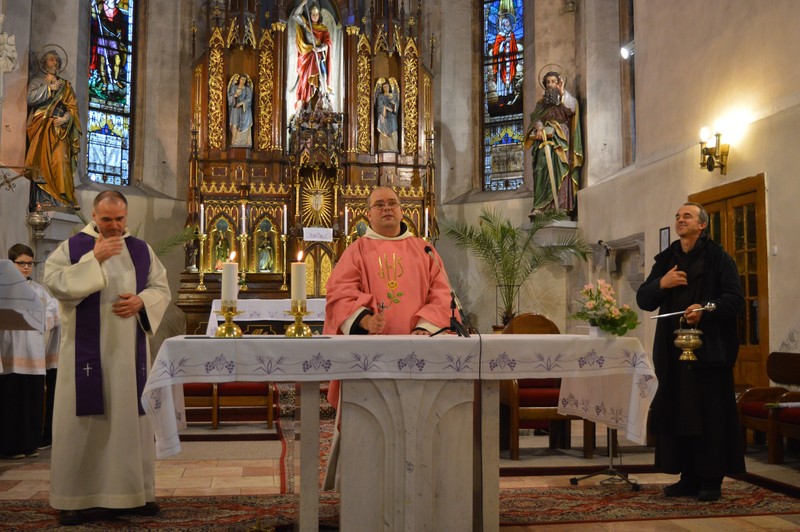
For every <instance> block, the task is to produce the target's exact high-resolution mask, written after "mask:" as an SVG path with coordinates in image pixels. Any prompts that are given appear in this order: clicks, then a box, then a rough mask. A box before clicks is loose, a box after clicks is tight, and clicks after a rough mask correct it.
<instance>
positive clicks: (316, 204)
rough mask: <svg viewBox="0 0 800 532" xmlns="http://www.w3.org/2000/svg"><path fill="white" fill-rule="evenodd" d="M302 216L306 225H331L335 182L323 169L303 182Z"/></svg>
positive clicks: (301, 193)
mask: <svg viewBox="0 0 800 532" xmlns="http://www.w3.org/2000/svg"><path fill="white" fill-rule="evenodd" d="M300 198H301V205H302V208H301V213H300V215H301V218H302V222H303V225H304V226H305V227H330V226H331V217H332V214H333V213H332V210H333V184H332V181H331V179H329V178H327V177H325V175H324V174H323V173H322V170H320V169H315V170H314V173H313V174H312V175H311V176H310V177H308V178H306V180H305V181H304V182H303V189H302V191H301V192H300Z"/></svg>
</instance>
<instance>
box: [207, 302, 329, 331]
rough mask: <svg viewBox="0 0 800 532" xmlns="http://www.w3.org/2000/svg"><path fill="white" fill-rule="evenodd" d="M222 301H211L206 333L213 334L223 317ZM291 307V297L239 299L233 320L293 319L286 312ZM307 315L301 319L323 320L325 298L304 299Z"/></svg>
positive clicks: (309, 320) (308, 320) (309, 321)
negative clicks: (221, 310) (237, 312)
mask: <svg viewBox="0 0 800 532" xmlns="http://www.w3.org/2000/svg"><path fill="white" fill-rule="evenodd" d="M221 305H222V301H221V300H220V299H215V300H214V301H212V302H211V312H210V313H209V314H208V327H206V334H207V335H209V336H214V333H216V332H217V327H218V326H219V322H221V321H224V320H225V318H224V317H223V316H221V315H220V314H219V311H220V307H221ZM291 308H292V300H291V299H239V300H237V302H236V310H238V311H239V312H241V314H239V315H238V316H236V318H234V321H294V316H292V315H291V314H287V312H288V311H289V310H291ZM306 310H307V311H308V312H309V314H308V316H306V317H305V318H303V321H305V322H308V323H311V322H315V321H319V322H322V321H325V298H313V299H307V300H306Z"/></svg>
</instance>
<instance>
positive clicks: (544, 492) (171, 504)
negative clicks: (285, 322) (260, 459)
mask: <svg viewBox="0 0 800 532" xmlns="http://www.w3.org/2000/svg"><path fill="white" fill-rule="evenodd" d="M661 488H662V486H660V485H655V484H645V485H643V486H642V489H641V491H638V492H634V491H632V490H631V489H630V488H627V487H625V486H621V485H620V486H614V485H600V486H569V487H563V488H552V487H551V488H527V489H507V490H505V489H504V490H501V491H500V524H501V525H541V524H548V523H549V524H568V523H581V522H582V523H586V522H609V521H640V520H652V519H682V518H698V517H734V516H738V517H741V516H748V515H750V516H752V515H779V514H800V504H799V503H798V499H795V498H793V497H789V496H787V495H783V494H780V493H776V492H772V491H769V490H766V489H764V488H760V487H758V486H755V485H753V484H749V483H747V482H742V481H739V480H734V481H729V482H725V484H724V485H723V492H722V493H723V497H722V499H721V500H719V501H718V502H715V503H700V502H697V501H695V500H694V499H688V498H675V499H666V498H665V497H664V496H663V495H662V494H661ZM159 504H160V505H161V513H160V514H159V515H158V516H156V517H138V516H137V517H134V516H125V517H116V518H114V517H108V516H106V517H104V518H103V516H99V517H101V518H102V520H101V521H95V522H93V523H92V524H91V525H86V526H80V527H69V528H68V529H67V528H65V530H144V529H146V530H164V531H179V530H180V531H189V530H209V531H217V530H230V531H251V530H260V529H266V528H267V527H281V526H290V525H291V524H292V523H294V522H296V521H297V518H298V512H297V495H291V494H287V495H264V496H225V497H170V498H163V499H159ZM56 515H57V513H56V511H55V510H53V509H52V508H50V507H49V505H48V504H47V502H46V501H40V500H34V501H1V502H0V523H2V528H3V529H4V530H42V529H48V530H49V529H53V528H56V529H57V528H58V527H57V522H56ZM338 518H339V498H338V496H337V495H336V494H334V493H328V492H326V493H323V494H322V495H321V500H320V525H321V526H322V527H323V528H333V529H335V528H336V527H337V523H338Z"/></svg>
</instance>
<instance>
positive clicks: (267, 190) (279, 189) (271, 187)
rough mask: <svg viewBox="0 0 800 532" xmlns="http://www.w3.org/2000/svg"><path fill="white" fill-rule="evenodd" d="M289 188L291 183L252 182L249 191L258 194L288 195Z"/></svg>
mask: <svg viewBox="0 0 800 532" xmlns="http://www.w3.org/2000/svg"><path fill="white" fill-rule="evenodd" d="M291 189H292V188H291V185H284V184H283V183H278V184H275V183H252V184H251V185H250V193H251V194H255V195H259V196H261V195H263V196H288V195H289V193H290V192H291Z"/></svg>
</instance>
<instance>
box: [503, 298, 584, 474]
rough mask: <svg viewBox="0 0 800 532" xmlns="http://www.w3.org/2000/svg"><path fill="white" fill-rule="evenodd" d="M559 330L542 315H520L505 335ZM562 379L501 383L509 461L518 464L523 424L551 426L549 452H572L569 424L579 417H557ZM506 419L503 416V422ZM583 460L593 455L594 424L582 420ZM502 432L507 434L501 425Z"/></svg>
mask: <svg viewBox="0 0 800 532" xmlns="http://www.w3.org/2000/svg"><path fill="white" fill-rule="evenodd" d="M560 333H561V331H559V330H558V326H557V325H556V324H555V323H553V322H552V321H550V320H549V319H547V318H546V317H544V316H542V315H541V314H533V313H527V314H520V315H519V316H515V317H514V318H512V319H511V321H509V322H508V324H507V325H506V327H505V329H503V334H560ZM560 386H561V379H520V380H511V381H501V382H500V408H501V411H502V410H503V409H507V414H508V417H509V422H508V431H507V433H506V434H501V441H506V439H507V441H508V443H509V448H510V457H511V459H512V460H519V430H520V426H521V424H522V423H524V422H528V423H535V422H542V421H543V422H548V423H549V426H550V448H551V449H555V448H557V447H560V448H562V449H569V447H570V438H571V434H572V431H571V430H570V424H571V421H572V420H573V419H582V418H580V417H577V416H564V415H561V414H559V413H558V396H559V391H560ZM502 418H503V416H502V414H501V419H502ZM583 429H584V433H583V456H584V457H586V458H592V456H593V455H594V445H595V439H594V431H595V424H594V423H593V422H591V421H588V420H583ZM500 430H501V431H504V427H503V424H502V423H501V429H500Z"/></svg>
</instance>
